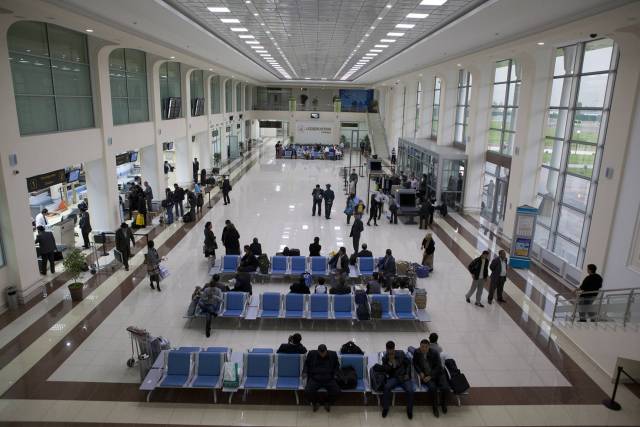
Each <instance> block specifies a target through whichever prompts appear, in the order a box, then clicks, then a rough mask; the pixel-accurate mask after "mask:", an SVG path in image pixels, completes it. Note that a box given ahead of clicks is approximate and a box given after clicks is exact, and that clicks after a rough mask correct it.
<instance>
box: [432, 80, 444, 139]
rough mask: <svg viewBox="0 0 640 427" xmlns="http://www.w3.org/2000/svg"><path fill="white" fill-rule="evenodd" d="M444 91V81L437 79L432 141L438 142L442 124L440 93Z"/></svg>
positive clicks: (434, 87) (434, 89)
mask: <svg viewBox="0 0 640 427" xmlns="http://www.w3.org/2000/svg"><path fill="white" fill-rule="evenodd" d="M441 89H442V81H441V80H440V78H439V77H436V78H435V82H434V85H433V109H432V110H431V139H433V140H434V141H437V140H438V125H439V124H440V91H441Z"/></svg>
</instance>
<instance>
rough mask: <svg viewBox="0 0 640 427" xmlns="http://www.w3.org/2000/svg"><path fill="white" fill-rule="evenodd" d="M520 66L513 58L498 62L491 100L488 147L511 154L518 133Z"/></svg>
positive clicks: (506, 154) (507, 154)
mask: <svg viewBox="0 0 640 427" xmlns="http://www.w3.org/2000/svg"><path fill="white" fill-rule="evenodd" d="M520 81H521V80H520V66H519V65H518V63H516V62H515V61H513V60H512V59H507V60H504V61H500V62H497V63H496V69H495V73H494V79H493V97H492V100H491V123H490V124H489V144H488V147H487V148H488V149H489V150H491V151H497V152H499V153H500V154H504V155H505V156H510V155H511V153H512V151H513V141H514V138H515V135H516V118H517V115H518V101H519V95H520Z"/></svg>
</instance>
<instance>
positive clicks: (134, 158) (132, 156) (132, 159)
mask: <svg viewBox="0 0 640 427" xmlns="http://www.w3.org/2000/svg"><path fill="white" fill-rule="evenodd" d="M129 161H130V162H131V163H133V162H137V161H138V152H137V151H132V152H131V153H130V160H129Z"/></svg>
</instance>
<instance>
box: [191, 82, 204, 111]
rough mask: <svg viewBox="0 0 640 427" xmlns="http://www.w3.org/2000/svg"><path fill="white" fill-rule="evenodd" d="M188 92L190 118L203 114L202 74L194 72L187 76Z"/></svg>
mask: <svg viewBox="0 0 640 427" xmlns="http://www.w3.org/2000/svg"><path fill="white" fill-rule="evenodd" d="M189 92H190V95H191V116H193V117H197V116H202V115H203V114H204V72H203V71H202V70H194V71H192V72H191V75H190V76H189Z"/></svg>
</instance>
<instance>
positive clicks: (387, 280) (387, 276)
mask: <svg viewBox="0 0 640 427" xmlns="http://www.w3.org/2000/svg"><path fill="white" fill-rule="evenodd" d="M378 271H380V273H381V274H382V280H383V282H384V284H385V287H386V288H388V289H391V281H392V280H393V278H394V276H395V275H396V259H395V258H394V257H393V255H392V254H391V249H387V250H386V252H385V256H384V258H382V259H381V260H380V261H378Z"/></svg>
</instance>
